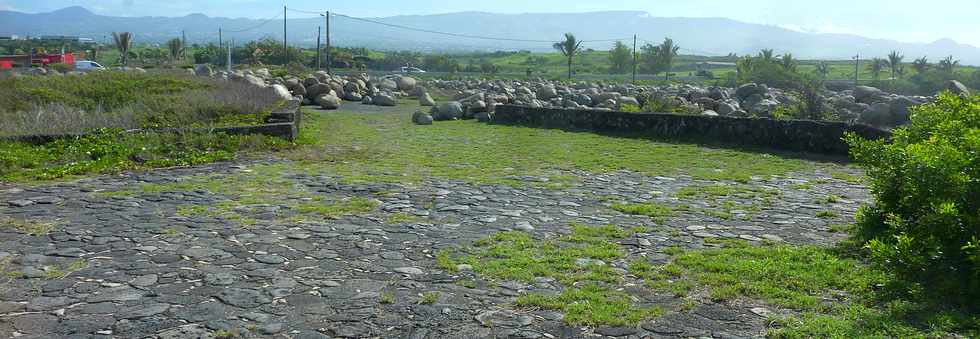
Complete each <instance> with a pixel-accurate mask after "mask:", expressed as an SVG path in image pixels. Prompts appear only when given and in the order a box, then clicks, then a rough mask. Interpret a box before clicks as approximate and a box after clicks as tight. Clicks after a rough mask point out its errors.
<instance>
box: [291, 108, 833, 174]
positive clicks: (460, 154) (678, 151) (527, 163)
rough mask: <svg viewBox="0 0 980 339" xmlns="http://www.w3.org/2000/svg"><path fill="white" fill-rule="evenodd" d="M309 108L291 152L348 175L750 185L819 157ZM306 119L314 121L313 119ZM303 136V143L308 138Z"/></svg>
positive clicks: (312, 166) (310, 164) (315, 166)
mask: <svg viewBox="0 0 980 339" xmlns="http://www.w3.org/2000/svg"><path fill="white" fill-rule="evenodd" d="M349 106H352V105H348V106H345V108H342V109H340V110H338V111H334V112H320V111H307V113H308V114H307V115H306V116H305V117H304V119H305V120H304V124H305V128H304V130H303V134H304V136H303V138H302V139H303V140H306V141H309V142H311V143H313V144H314V145H313V146H309V147H301V148H300V149H297V150H296V151H293V152H291V154H290V155H289V157H290V158H291V159H295V160H300V161H302V162H304V164H305V166H306V168H307V169H309V170H312V171H325V172H331V173H339V174H341V175H343V176H344V177H345V178H346V179H347V180H350V181H389V182H390V181H395V182H406V181H408V182H413V181H418V180H420V179H422V178H426V177H443V178H450V179H461V180H467V181H471V182H479V183H503V184H519V183H526V182H527V181H528V180H526V179H525V178H523V177H524V176H534V177H536V178H546V179H549V181H548V182H541V181H539V182H537V184H539V185H540V186H548V185H555V186H560V185H561V182H562V180H567V178H566V177H563V176H562V172H563V171H569V170H584V171H589V172H608V171H615V170H620V169H627V170H631V171H636V172H641V173H645V174H649V175H663V176H676V175H680V174H688V175H691V176H694V177H695V178H698V179H710V180H736V181H747V180H750V178H751V177H752V176H759V177H767V176H771V175H783V174H786V173H789V172H793V171H804V170H809V169H811V168H813V167H814V163H812V162H808V161H804V160H798V159H788V158H781V157H776V156H772V155H767V154H759V153H753V152H743V151H734V150H721V149H711V148H705V147H700V146H697V145H691V144H670V143H659V142H651V141H649V140H643V139H631V138H617V137H610V136H602V135H597V134H593V133H573V132H564V131H560V130H550V129H536V128H525V127H514V126H502V125H487V124H482V123H477V122H474V121H446V122H438V123H436V124H434V125H431V126H416V125H413V124H412V123H411V121H410V119H409V116H410V114H411V113H412V112H414V111H415V110H417V109H419V107H418V105H417V103H412V102H405V101H403V102H401V103H400V106H399V107H397V108H396V109H391V110H387V111H386V112H377V111H376V110H373V109H372V110H368V109H366V108H357V107H355V108H349ZM306 118H308V119H306ZM304 142H305V141H304Z"/></svg>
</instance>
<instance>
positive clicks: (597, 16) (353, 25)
mask: <svg viewBox="0 0 980 339" xmlns="http://www.w3.org/2000/svg"><path fill="white" fill-rule="evenodd" d="M288 15H289V16H292V15H296V14H295V13H288ZM305 16H309V14H306V15H305ZM366 19H368V20H371V21H374V22H367V21H364V20H357V19H353V18H349V17H345V16H337V15H334V16H332V17H331V41H332V43H333V44H334V45H335V46H345V47H368V48H372V49H383V50H416V51H429V52H432V51H438V52H459V51H477V50H478V51H496V50H531V51H551V50H552V48H551V44H550V43H548V42H547V41H557V40H559V39H561V37H562V34H563V33H565V32H572V33H575V34H576V35H577V36H578V37H579V38H580V39H583V40H593V41H591V42H587V43H585V44H584V45H585V46H586V47H589V48H595V49H608V48H610V47H611V45H612V43H613V42H612V41H609V40H614V39H621V40H623V41H624V42H627V43H632V38H633V35H634V34H636V35H637V36H638V38H639V39H640V40H639V44H643V43H644V42H645V41H649V42H652V43H657V42H659V41H661V40H663V38H664V37H671V38H673V39H674V41H675V42H676V43H677V44H679V45H680V46H681V47H683V49H682V50H681V53H683V54H698V55H727V54H729V53H736V54H739V55H744V54H755V53H757V52H758V51H759V50H760V49H763V48H772V49H775V51H776V52H777V53H793V55H794V56H796V57H797V58H805V59H850V58H851V57H852V56H854V55H855V54H860V55H861V58H862V59H867V58H870V57H873V56H880V57H884V56H885V55H886V54H887V53H888V52H889V51H891V50H898V51H900V52H902V53H904V54H905V55H906V59H907V60H909V61H910V60H911V59H914V58H918V57H921V56H928V57H929V58H930V60H932V61H934V62H935V61H938V60H939V59H941V58H943V57H945V56H947V55H952V56H953V57H954V58H956V59H959V60H961V62H962V63H964V64H971V65H980V48H977V47H976V46H971V45H966V44H960V43H957V42H955V41H953V40H950V39H941V40H937V41H935V42H932V43H907V42H899V41H894V40H886V39H872V38H867V37H861V36H857V35H848V34H814V33H803V32H797V31H793V30H789V29H785V28H781V27H776V26H770V25H760V24H751V23H745V22H740V21H735V20H731V19H725V18H667V17H656V16H653V15H651V14H649V13H646V12H634V11H617V12H591V13H529V14H494V13H483V12H460V13H447V14H435V15H411V16H393V17H384V18H366ZM379 23H381V24H379ZM383 24H387V25H395V26H401V27H402V28H398V27H392V26H386V25H383ZM323 25H324V22H323V18H299V19H288V20H287V27H288V29H287V31H288V39H289V40H290V42H291V43H295V44H302V45H313V44H315V43H316V30H317V26H323ZM219 27H221V28H222V29H223V31H224V38H225V39H235V40H236V41H247V40H254V39H258V38H262V37H272V38H276V39H282V29H283V28H282V18H281V17H279V18H275V19H272V20H256V19H241V18H237V19H236V18H212V17H208V16H205V15H202V14H191V15H187V16H183V17H111V16H102V15H97V14H94V13H92V12H90V11H88V10H86V9H85V8H82V7H68V8H64V9H61V10H58V11H54V12H50V13H38V14H28V13H20V12H12V11H0V35H5V34H16V35H20V36H25V35H30V36H36V35H79V36H82V37H89V38H92V39H95V40H96V41H103V39H107V38H108V39H111V32H113V31H128V32H133V33H135V34H136V41H137V42H163V41H165V40H168V39H171V38H174V37H180V36H181V31H185V32H186V34H187V39H188V41H189V42H192V43H204V42H217V40H218V28H219ZM404 27H409V28H416V29H419V30H428V31H439V32H451V33H456V34H460V35H467V36H481V37H497V38H504V40H490V39H476V38H473V37H458V36H446V35H439V34H433V33H431V32H422V31H418V30H408V29H404ZM239 30H245V31H243V32H235V31H239ZM519 40H539V41H519Z"/></svg>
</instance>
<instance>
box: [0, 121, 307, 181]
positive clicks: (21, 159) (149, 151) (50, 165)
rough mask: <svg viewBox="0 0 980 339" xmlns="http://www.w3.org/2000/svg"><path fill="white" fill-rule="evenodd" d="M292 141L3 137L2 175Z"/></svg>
mask: <svg viewBox="0 0 980 339" xmlns="http://www.w3.org/2000/svg"><path fill="white" fill-rule="evenodd" d="M291 146H292V144H291V143H289V142H287V141H285V140H282V139H279V138H273V137H268V136H261V135H249V136H239V135H226V134H221V133H217V134H215V133H182V134H175V133H123V132H120V131H111V130H103V131H100V132H97V133H94V134H90V135H86V136H83V137H78V138H69V139H59V140H56V141H53V142H50V143H46V144H42V145H31V144H26V143H19V142H10V141H0V180H3V181H30V180H51V179H58V178H64V177H69V176H73V175H81V174H102V173H117V172H120V171H123V170H132V169H142V168H154V167H172V166H188V165H197V164H204V163H210V162H215V161H225V160H231V159H234V157H235V156H236V154H237V153H249V152H256V151H268V150H275V149H286V148H289V147H291Z"/></svg>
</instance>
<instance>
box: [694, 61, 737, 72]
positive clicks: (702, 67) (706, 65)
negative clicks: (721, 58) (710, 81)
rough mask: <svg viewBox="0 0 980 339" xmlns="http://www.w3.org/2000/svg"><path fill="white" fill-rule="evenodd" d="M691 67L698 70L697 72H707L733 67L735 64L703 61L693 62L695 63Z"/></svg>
mask: <svg viewBox="0 0 980 339" xmlns="http://www.w3.org/2000/svg"><path fill="white" fill-rule="evenodd" d="M691 67H692V68H694V69H696V70H698V71H707V70H712V69H719V68H731V67H735V63H734V62H717V61H704V62H695V63H693V64H691Z"/></svg>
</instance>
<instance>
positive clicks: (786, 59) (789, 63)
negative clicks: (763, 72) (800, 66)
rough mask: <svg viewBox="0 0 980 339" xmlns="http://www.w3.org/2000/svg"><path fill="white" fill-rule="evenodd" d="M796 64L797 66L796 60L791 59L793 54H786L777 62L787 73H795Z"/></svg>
mask: <svg viewBox="0 0 980 339" xmlns="http://www.w3.org/2000/svg"><path fill="white" fill-rule="evenodd" d="M796 64H797V63H796V60H795V59H793V54H790V53H786V54H785V55H783V57H782V58H780V60H779V66H782V67H783V69H784V70H786V71H787V72H795V71H796Z"/></svg>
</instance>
